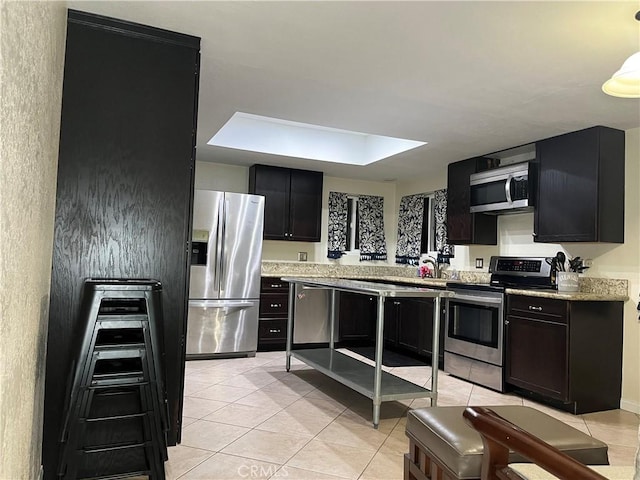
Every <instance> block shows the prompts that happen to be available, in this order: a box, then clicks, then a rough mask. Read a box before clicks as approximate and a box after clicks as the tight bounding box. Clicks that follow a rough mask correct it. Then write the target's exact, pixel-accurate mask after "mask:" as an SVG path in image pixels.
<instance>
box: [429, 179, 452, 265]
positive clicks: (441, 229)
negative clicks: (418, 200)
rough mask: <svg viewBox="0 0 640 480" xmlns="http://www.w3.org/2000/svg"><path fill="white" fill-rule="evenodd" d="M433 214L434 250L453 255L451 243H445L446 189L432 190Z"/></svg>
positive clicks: (449, 255)
mask: <svg viewBox="0 0 640 480" xmlns="http://www.w3.org/2000/svg"><path fill="white" fill-rule="evenodd" d="M434 216H435V217H436V218H435V223H436V225H435V231H436V238H435V241H436V245H435V246H436V250H437V251H438V253H440V254H441V255H445V256H447V257H453V254H454V248H453V245H449V244H448V243H447V189H446V188H444V189H442V190H437V191H435V192H434Z"/></svg>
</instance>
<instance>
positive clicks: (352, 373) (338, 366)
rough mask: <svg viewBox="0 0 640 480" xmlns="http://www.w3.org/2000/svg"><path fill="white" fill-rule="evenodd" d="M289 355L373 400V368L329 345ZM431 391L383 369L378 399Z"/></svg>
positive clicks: (416, 395)
mask: <svg viewBox="0 0 640 480" xmlns="http://www.w3.org/2000/svg"><path fill="white" fill-rule="evenodd" d="M291 356H292V357H294V358H297V359H298V360H300V361H302V362H304V363H306V364H307V365H309V366H310V367H313V368H315V369H316V370H318V371H319V372H322V373H324V374H325V375H326V376H328V377H331V378H333V379H334V380H336V381H338V382H340V383H342V384H344V385H346V386H347V387H349V388H351V389H353V390H355V391H356V392H358V393H361V394H362V395H364V396H365V397H368V398H371V399H373V396H374V395H373V394H374V392H373V387H374V380H375V378H374V375H375V367H374V366H373V365H368V364H366V363H363V362H361V361H360V360H357V359H355V358H352V357H350V356H348V355H345V354H344V353H341V352H338V351H337V350H333V349H330V348H309V349H303V350H292V351H291ZM430 396H431V390H428V389H426V388H424V387H421V386H420V385H416V384H415V383H411V382H409V381H407V380H404V379H402V378H400V377H396V376H395V375H392V374H390V373H388V372H385V371H383V372H382V383H381V393H380V400H381V401H383V402H387V401H391V400H404V399H407V398H421V397H430Z"/></svg>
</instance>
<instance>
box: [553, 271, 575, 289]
mask: <svg viewBox="0 0 640 480" xmlns="http://www.w3.org/2000/svg"><path fill="white" fill-rule="evenodd" d="M556 281H557V283H558V291H559V292H578V291H580V285H579V280H578V273H577V272H556Z"/></svg>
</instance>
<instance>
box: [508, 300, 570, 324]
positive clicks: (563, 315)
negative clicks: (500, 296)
mask: <svg viewBox="0 0 640 480" xmlns="http://www.w3.org/2000/svg"><path fill="white" fill-rule="evenodd" d="M507 314H508V315H517V316H525V317H530V318H538V319H541V320H544V319H546V320H549V321H553V322H560V323H567V302H566V301H565V300H555V299H552V298H539V297H527V296H524V295H509V301H508V307H507Z"/></svg>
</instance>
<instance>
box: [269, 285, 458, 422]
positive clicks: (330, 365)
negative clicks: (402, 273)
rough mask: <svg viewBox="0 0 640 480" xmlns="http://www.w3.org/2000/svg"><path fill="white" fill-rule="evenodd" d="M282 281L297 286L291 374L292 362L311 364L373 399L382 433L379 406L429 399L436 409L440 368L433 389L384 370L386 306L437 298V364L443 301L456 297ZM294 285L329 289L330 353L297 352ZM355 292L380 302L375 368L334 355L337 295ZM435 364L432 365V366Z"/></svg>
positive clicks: (289, 323)
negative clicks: (390, 301)
mask: <svg viewBox="0 0 640 480" xmlns="http://www.w3.org/2000/svg"><path fill="white" fill-rule="evenodd" d="M282 280H283V281H285V282H289V283H291V284H292V288H290V289H289V317H288V321H287V347H286V348H287V349H286V351H287V363H286V366H287V371H289V370H290V368H291V357H292V356H293V357H295V358H297V359H298V360H301V361H302V362H304V363H306V364H307V365H309V366H311V367H313V368H315V369H316V370H318V371H320V372H322V373H324V374H325V375H327V376H329V377H331V378H333V379H334V380H337V381H338V382H340V383H343V384H344V385H346V386H348V387H350V388H352V389H353V390H355V391H356V392H359V393H361V394H362V395H364V396H366V397H368V398H371V399H372V400H373V426H374V428H378V424H379V422H380V404H381V403H382V402H386V401H391V400H403V399H407V398H424V397H427V398H430V399H431V405H436V402H437V397H438V363H437V360H436V361H435V368H433V365H432V373H431V375H432V379H431V390H429V389H427V388H424V387H421V386H419V385H416V384H414V383H411V382H408V381H406V380H404V379H402V378H399V377H396V376H395V375H392V374H390V373H388V372H383V371H382V350H383V346H384V341H383V331H384V302H385V299H386V298H387V297H396V298H400V297H414V298H415V297H420V298H433V299H434V305H433V309H434V312H433V313H434V316H433V318H434V322H433V350H432V359H437V358H438V347H439V345H438V338H439V328H440V322H439V321H438V320H439V318H440V298H441V297H448V296H452V295H453V294H452V293H451V292H448V291H446V290H434V289H430V288H420V287H407V286H400V285H389V284H383V283H374V282H365V281H359V280H344V279H335V278H307V277H304V278H296V277H283V278H282ZM295 284H300V285H301V286H302V287H303V288H304V287H307V288H325V289H328V290H330V291H331V295H330V299H331V300H330V306H329V315H330V319H329V321H330V324H331V327H330V330H329V331H330V339H329V348H311V349H310V348H305V349H299V350H293V349H292V348H291V347H292V343H293V324H294V321H295V319H294V316H295V315H294V310H295V290H296V289H295V288H293V286H294V285H295ZM337 291H345V292H355V293H362V294H364V295H375V296H376V297H378V310H377V318H376V351H375V364H374V366H371V365H368V364H365V363H363V362H361V361H359V360H357V359H355V358H353V357H350V356H348V355H345V354H343V353H340V352H338V351H336V350H335V348H334V346H335V338H334V331H335V328H334V327H335V322H336V318H335V317H336V315H335V306H336V296H337V295H336V292H337ZM431 363H432V364H433V363H434V362H433V361H432V362H431Z"/></svg>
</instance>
